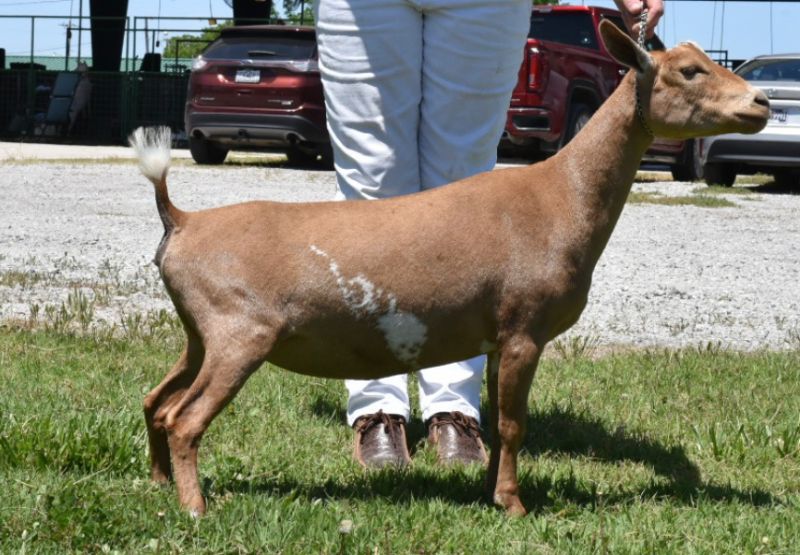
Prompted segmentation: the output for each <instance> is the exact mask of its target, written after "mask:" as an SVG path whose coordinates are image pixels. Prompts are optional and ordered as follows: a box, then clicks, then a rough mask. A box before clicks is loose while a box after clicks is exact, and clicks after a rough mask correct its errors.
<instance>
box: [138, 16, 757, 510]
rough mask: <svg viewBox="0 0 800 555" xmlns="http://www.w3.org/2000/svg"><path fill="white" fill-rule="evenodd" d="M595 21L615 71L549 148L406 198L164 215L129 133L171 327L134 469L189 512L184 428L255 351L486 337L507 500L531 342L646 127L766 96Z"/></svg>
mask: <svg viewBox="0 0 800 555" xmlns="http://www.w3.org/2000/svg"><path fill="white" fill-rule="evenodd" d="M600 29H601V34H602V38H603V41H604V44H605V46H606V48H607V49H608V50H609V52H610V53H611V54H612V55H613V56H614V57H615V58H616V59H617V60H619V61H620V63H622V64H624V65H626V66H628V67H630V68H631V69H632V70H633V71H631V72H629V74H628V75H627V76H626V77H625V79H624V80H623V82H622V83H621V84H620V86H619V87H618V89H617V90H616V91H615V92H614V94H613V95H612V96H611V97H610V98H609V99H608V101H607V102H606V103H605V104H604V105H603V106H602V107H601V108H600V110H599V111H598V112H597V114H595V116H594V117H593V118H592V119H591V120H590V122H589V123H588V124H587V125H586V127H585V128H584V129H583V130H582V131H581V132H580V133H579V134H578V136H576V137H575V139H574V140H573V141H572V142H571V143H570V144H569V145H568V146H567V147H566V148H564V149H563V150H562V151H561V152H560V153H559V154H557V155H556V156H554V157H552V158H550V159H548V160H546V161H544V162H541V163H538V164H534V165H532V166H529V167H525V168H512V169H505V170H500V171H493V172H488V173H484V174H481V175H477V176H474V177H472V178H470V179H465V180H463V181H460V182H458V183H456V184H454V185H452V186H447V187H442V188H439V189H436V190H432V191H427V192H424V193H419V194H415V195H411V196H407V197H401V198H393V199H389V200H380V201H374V202H329V203H310V204H281V203H275V202H248V203H244V204H237V205H233V206H226V207H222V208H215V209H211V210H203V211H199V212H191V213H189V212H183V211H181V210H179V209H177V208H176V207H175V206H174V205H173V204H172V203H171V202H170V200H169V197H168V194H167V184H166V176H167V171H168V168H169V134H168V131H167V132H164V131H155V132H153V131H145V130H142V129H139V130H137V131H136V132H135V133H134V135H133V136H132V138H131V144H132V146H133V147H134V148H135V149H136V150H137V152H138V155H139V158H140V163H141V168H142V171H143V173H144V174H145V175H146V176H147V177H148V178H149V179H150V180H151V181H152V182H153V184H154V185H155V190H156V203H157V206H158V211H159V214H160V215H161V219H162V221H163V223H164V227H165V234H164V238H163V239H162V241H161V244H160V245H159V248H158V252H157V255H156V263H157V264H158V266H159V268H160V271H161V276H162V278H163V280H164V284H165V286H166V288H167V291H168V292H169V294H170V296H171V297H172V300H173V302H174V304H175V308H176V310H177V313H178V315H179V316H180V318H181V320H182V322H183V324H184V326H185V329H186V335H187V344H186V349H185V350H184V352H183V354H182V355H181V357H180V359H179V360H178V362H177V363H176V364H175V366H174V367H173V368H172V370H171V371H170V372H169V373H168V374H167V376H166V377H165V378H164V380H163V381H162V382H161V383H160V384H159V385H158V386H157V387H156V388H155V389H153V390H152V391H151V392H150V393H149V394H148V395H147V397H146V398H145V403H144V411H145V418H146V422H147V431H148V434H149V440H150V450H151V462H152V477H153V479H155V480H156V481H160V482H163V481H166V480H168V479H169V477H170V476H171V475H172V472H174V477H175V481H176V484H177V489H178V496H179V498H180V503H181V505H183V506H184V507H185V508H186V509H188V510H190V511H191V512H192V513H193V514H201V513H203V512H204V511H205V508H206V505H205V501H204V499H203V496H202V493H201V491H200V486H199V484H198V478H197V450H198V446H199V443H200V439H201V437H202V436H203V433H204V432H205V431H206V429H207V428H208V426H209V425H210V424H211V421H212V420H213V419H214V417H215V416H216V415H217V414H218V413H219V412H220V411H221V410H222V408H223V407H224V406H225V405H226V404H227V403H228V402H229V401H230V400H231V399H232V398H233V397H234V395H236V393H237V392H238V390H239V388H241V387H242V385H244V382H245V381H246V380H247V378H248V376H250V374H251V373H252V372H254V371H255V370H256V369H257V368H258V367H259V366H260V365H261V364H262V363H263V362H264V361H265V360H266V361H270V362H272V363H274V364H276V365H278V366H281V367H283V368H286V369H289V370H292V371H295V372H300V373H303V374H309V375H313V376H324V377H329V378H378V377H381V376H387V375H391V374H396V373H400V372H409V371H413V370H415V369H419V368H424V367H428V366H435V365H439V364H443V363H446V362H451V361H455V360H463V359H467V358H469V357H472V356H475V355H478V354H480V353H486V354H487V355H488V377H487V380H488V390H489V401H490V407H491V410H490V413H491V460H490V463H489V471H488V478H487V486H488V489H489V492H490V493H491V494H492V496H493V499H494V501H495V503H497V504H498V505H500V506H502V507H504V508H505V509H506V510H507V511H508V512H509V513H510V514H524V513H525V509H524V507H523V506H522V503H521V502H520V499H519V495H518V484H517V452H518V450H519V447H520V444H521V442H522V439H523V434H524V433H525V421H526V416H527V402H528V394H529V390H530V387H531V382H532V380H533V376H534V373H535V370H536V365H537V362H538V360H539V356H540V355H541V353H542V349H543V348H544V346H545V345H546V344H547V342H548V341H550V340H551V339H553V338H554V337H556V336H557V335H559V334H560V333H562V332H564V331H565V330H567V329H568V328H569V327H570V326H572V325H573V324H574V323H575V322H576V321H577V319H578V317H579V316H580V314H581V312H582V311H583V308H584V306H585V304H586V299H587V295H588V292H589V286H590V283H591V279H592V272H593V270H594V267H595V264H596V263H597V260H598V258H599V257H600V255H601V253H602V252H603V249H604V248H605V246H606V243H607V242H608V239H609V237H610V235H611V232H612V230H613V229H614V226H615V224H616V222H617V219H618V218H619V216H620V213H621V211H622V208H623V206H624V204H625V200H626V198H627V196H628V193H629V191H630V187H631V184H632V182H633V179H634V177H635V175H636V171H637V169H638V167H639V163H640V161H641V157H642V155H643V154H644V152H645V150H646V149H647V148H648V146H649V145H650V144H651V142H652V140H653V136H652V134H655V135H659V136H662V137H673V138H689V137H696V136H701V135H711V134H717V133H728V132H744V133H755V132H757V131H759V130H760V129H762V128H763V126H764V125H765V123H766V121H767V117H768V113H769V109H768V102H767V100H766V98H765V96H764V95H763V94H762V93H760V92H758V91H757V90H756V89H754V88H752V87H751V86H750V85H748V84H747V83H746V82H745V81H744V80H742V79H741V78H739V77H737V76H735V75H734V74H733V73H731V72H730V71H728V70H726V69H723V68H721V67H719V66H718V65H717V64H715V63H714V62H712V61H711V60H710V59H709V58H708V57H707V56H706V55H705V54H704V53H703V51H702V50H701V49H699V48H698V47H696V46H694V45H692V44H681V45H679V46H677V47H675V48H672V49H670V50H668V51H665V52H653V53H647V52H645V51H644V50H643V49H641V48H640V47H639V46H638V45H637V44H636V43H635V42H634V41H632V40H631V39H630V38H629V37H628V36H627V35H625V34H624V33H622V32H621V31H620V30H618V29H617V28H616V27H614V26H613V25H612V24H610V23H608V22H603V23H602V25H601V27H600ZM464 222H469V225H468V226H465V225H464ZM170 455H172V467H171V466H170Z"/></svg>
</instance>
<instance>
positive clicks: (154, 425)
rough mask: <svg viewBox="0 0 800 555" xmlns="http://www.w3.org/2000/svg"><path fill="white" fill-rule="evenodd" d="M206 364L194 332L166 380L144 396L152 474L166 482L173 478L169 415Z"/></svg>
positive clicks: (154, 479) (154, 477)
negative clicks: (167, 421)
mask: <svg viewBox="0 0 800 555" xmlns="http://www.w3.org/2000/svg"><path fill="white" fill-rule="evenodd" d="M202 363H203V346H202V344H201V343H200V340H199V339H198V338H197V336H196V335H194V334H193V333H191V332H190V333H188V334H187V342H186V347H185V348H184V350H183V352H182V353H181V356H180V358H179V359H178V361H177V362H176V363H175V365H174V366H173V367H172V369H171V370H170V371H169V372H168V373H167V375H166V376H165V377H164V379H163V380H162V381H161V383H160V384H158V385H157V386H156V387H154V388H153V390H152V391H150V393H148V394H147V395H146V396H145V398H144V420H145V423H146V424H147V438H148V441H149V444H150V476H151V478H152V479H153V481H155V482H158V483H162V484H163V483H166V482H168V481H169V479H170V478H171V477H172V468H171V466H170V454H169V443H168V441H167V429H166V417H167V413H168V412H169V410H170V408H171V407H172V406H174V405H175V403H177V402H178V401H179V400H180V399H181V397H183V394H184V393H185V392H186V389H187V388H188V387H189V386H190V385H191V384H192V382H193V381H194V379H195V377H196V376H197V373H198V372H199V371H200V366H201V365H202Z"/></svg>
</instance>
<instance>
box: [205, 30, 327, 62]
mask: <svg viewBox="0 0 800 555" xmlns="http://www.w3.org/2000/svg"><path fill="white" fill-rule="evenodd" d="M315 47H316V43H315V42H314V37H313V35H309V36H308V38H297V37H286V36H277V37H253V36H248V37H224V38H220V39H218V40H217V41H215V42H213V43H212V44H211V45H210V46H209V47H208V48H207V49H206V51H205V52H203V57H204V58H205V59H207V60H245V59H251V58H259V59H268V60H308V59H310V58H311V57H312V56H313V55H314V48H315Z"/></svg>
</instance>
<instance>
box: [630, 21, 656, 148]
mask: <svg viewBox="0 0 800 555" xmlns="http://www.w3.org/2000/svg"><path fill="white" fill-rule="evenodd" d="M646 34H647V10H646V9H645V10H642V13H641V15H639V47H640V48H642V49H644V48H645V46H644V40H645V35H646ZM634 89H635V90H636V115H637V116H639V121H640V122H641V124H642V127H644V130H645V131H646V132H647V134H648V135H650V136H651V137H655V133H653V130H652V129H650V126H649V125H647V120H646V119H645V117H644V109H643V108H642V100H641V97H640V96H639V77H638V76H637V77H636V83H635V84H634Z"/></svg>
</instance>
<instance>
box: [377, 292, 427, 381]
mask: <svg viewBox="0 0 800 555" xmlns="http://www.w3.org/2000/svg"><path fill="white" fill-rule="evenodd" d="M378 328H379V329H380V330H381V331H382V332H383V336H384V337H385V338H386V344H387V345H388V346H389V350H390V351H392V354H393V355H394V356H396V357H397V359H398V360H400V361H401V362H404V363H406V364H412V365H413V364H415V363H416V361H417V359H418V358H419V354H420V352H421V351H422V347H423V345H425V340H426V339H427V333H428V328H427V327H426V326H425V324H423V323H422V321H420V319H419V318H417V317H416V316H414V315H413V314H411V313H409V312H403V311H400V310H397V308H396V306H395V302H394V298H391V300H390V305H389V310H388V311H387V312H386V313H385V314H382V315H381V316H380V317H379V318H378Z"/></svg>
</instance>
